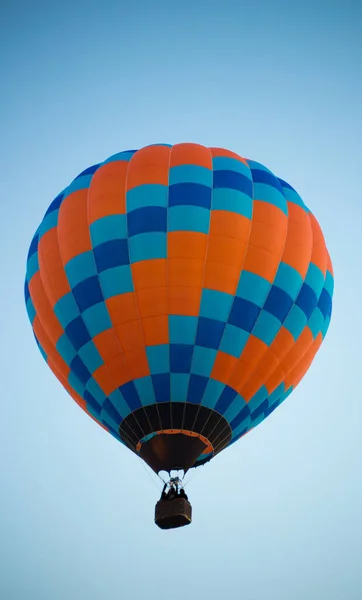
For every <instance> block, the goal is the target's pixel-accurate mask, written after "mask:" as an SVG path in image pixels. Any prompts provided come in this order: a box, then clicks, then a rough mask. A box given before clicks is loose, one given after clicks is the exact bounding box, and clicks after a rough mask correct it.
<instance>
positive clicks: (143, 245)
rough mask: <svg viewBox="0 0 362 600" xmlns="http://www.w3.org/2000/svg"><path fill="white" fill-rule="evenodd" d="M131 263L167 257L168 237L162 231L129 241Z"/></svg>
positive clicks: (137, 236)
mask: <svg viewBox="0 0 362 600" xmlns="http://www.w3.org/2000/svg"><path fill="white" fill-rule="evenodd" d="M129 252H130V262H131V263H136V262H139V261H141V260H151V259H154V258H166V257H167V235H166V233H163V232H160V231H152V232H151V233H141V234H140V235H135V236H133V237H131V238H130V240H129Z"/></svg>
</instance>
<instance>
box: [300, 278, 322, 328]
mask: <svg viewBox="0 0 362 600" xmlns="http://www.w3.org/2000/svg"><path fill="white" fill-rule="evenodd" d="M317 301H318V299H317V295H316V293H315V291H314V290H312V288H311V287H309V285H308V284H307V283H303V285H302V287H301V290H300V292H299V295H298V298H297V299H296V301H295V304H296V305H297V306H299V308H301V309H302V311H303V312H304V314H305V316H306V317H307V319H309V317H310V316H311V314H312V312H313V310H314V309H315V307H316V306H317Z"/></svg>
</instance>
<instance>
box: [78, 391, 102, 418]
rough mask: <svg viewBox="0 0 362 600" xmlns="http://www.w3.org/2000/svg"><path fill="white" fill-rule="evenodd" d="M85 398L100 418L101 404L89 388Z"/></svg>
mask: <svg viewBox="0 0 362 600" xmlns="http://www.w3.org/2000/svg"><path fill="white" fill-rule="evenodd" d="M83 398H84V400H85V401H86V403H87V405H89V406H90V407H91V408H92V411H93V412H96V413H97V416H98V419H100V418H101V410H102V407H101V406H99V403H98V402H97V400H96V399H95V397H94V396H92V394H91V393H90V392H88V390H85V392H84V394H83Z"/></svg>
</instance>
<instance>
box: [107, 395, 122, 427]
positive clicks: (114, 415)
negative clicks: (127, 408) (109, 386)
mask: <svg viewBox="0 0 362 600" xmlns="http://www.w3.org/2000/svg"><path fill="white" fill-rule="evenodd" d="M103 411H105V412H106V413H107V414H108V415H109V416H110V417H111V419H112V421H113V422H114V426H115V428H116V430H117V429H118V428H119V424H120V422H121V421H122V417H121V415H120V414H119V412H118V411H117V410H116V408H115V407H114V405H113V404H112V403H111V401H110V400H109V399H108V398H107V399H106V401H105V402H104V404H103V406H102V413H103ZM102 417H103V415H102Z"/></svg>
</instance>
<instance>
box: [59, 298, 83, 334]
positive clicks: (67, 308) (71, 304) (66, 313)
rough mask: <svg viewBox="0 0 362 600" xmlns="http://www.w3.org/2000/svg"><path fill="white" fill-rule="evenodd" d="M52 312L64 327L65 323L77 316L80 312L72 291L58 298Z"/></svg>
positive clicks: (67, 323)
mask: <svg viewBox="0 0 362 600" xmlns="http://www.w3.org/2000/svg"><path fill="white" fill-rule="evenodd" d="M54 312H55V314H56V316H57V318H58V321H59V323H60V324H61V326H62V327H63V328H64V329H65V328H66V327H67V325H69V323H70V322H71V321H73V320H74V319H76V318H77V317H79V315H80V312H79V308H78V306H77V303H76V301H75V299H74V296H73V294H72V292H69V293H68V294H65V296H63V298H60V300H58V302H57V303H56V305H55V306H54Z"/></svg>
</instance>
